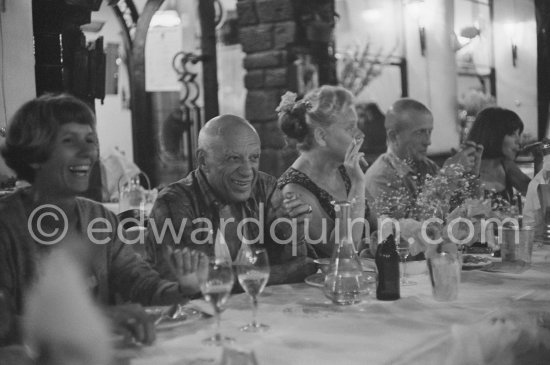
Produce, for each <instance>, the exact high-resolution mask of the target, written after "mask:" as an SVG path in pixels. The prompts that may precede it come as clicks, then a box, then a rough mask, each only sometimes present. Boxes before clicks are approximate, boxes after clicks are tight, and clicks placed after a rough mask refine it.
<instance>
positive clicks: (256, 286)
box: [236, 247, 269, 332]
mask: <svg viewBox="0 0 550 365" xmlns="http://www.w3.org/2000/svg"><path fill="white" fill-rule="evenodd" d="M236 264H237V278H238V279H239V283H240V284H241V286H242V287H243V289H244V290H245V292H246V293H247V294H248V295H249V296H250V298H252V305H253V308H252V322H251V323H249V324H247V325H245V326H243V327H241V328H240V330H241V331H244V332H261V331H265V330H267V329H269V326H268V325H265V324H262V323H258V322H257V321H256V315H257V312H258V295H259V294H260V293H261V292H262V291H263V290H264V288H265V285H266V284H267V280H268V279H269V259H268V257H267V251H266V250H265V249H263V248H254V247H248V249H246V250H243V251H241V252H240V253H239V256H238V257H237V262H236Z"/></svg>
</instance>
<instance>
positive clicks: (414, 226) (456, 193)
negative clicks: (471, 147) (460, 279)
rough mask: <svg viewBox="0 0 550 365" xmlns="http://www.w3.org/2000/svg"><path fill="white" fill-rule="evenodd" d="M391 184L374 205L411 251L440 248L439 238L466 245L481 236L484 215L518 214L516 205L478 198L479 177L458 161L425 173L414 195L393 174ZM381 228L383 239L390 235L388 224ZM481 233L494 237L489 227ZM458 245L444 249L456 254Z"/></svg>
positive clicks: (478, 239) (504, 215)
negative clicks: (393, 222) (394, 223)
mask: <svg viewBox="0 0 550 365" xmlns="http://www.w3.org/2000/svg"><path fill="white" fill-rule="evenodd" d="M391 184H393V188H392V189H390V190H389V191H388V192H387V193H383V194H380V196H378V197H377V199H375V202H374V205H373V208H374V209H375V210H376V211H377V212H378V213H379V214H381V215H383V216H388V217H391V218H393V219H396V220H397V222H398V227H399V232H396V233H397V234H398V235H399V236H400V238H401V240H406V241H408V242H409V243H410V244H411V245H410V250H411V254H412V255H416V254H418V253H420V252H423V251H426V250H428V249H429V248H430V247H432V248H436V247H437V248H438V249H441V247H442V245H440V243H442V242H444V243H445V244H446V243H449V242H451V243H456V244H466V245H470V244H472V243H474V242H478V241H480V239H481V238H482V232H481V230H482V227H483V225H482V220H483V219H487V218H497V219H499V218H500V219H503V218H505V217H513V216H517V209H516V207H515V206H513V205H511V204H509V203H508V202H507V201H505V200H503V199H500V200H499V199H494V198H493V197H491V196H486V197H485V196H484V197H480V193H479V192H480V190H481V189H480V186H479V182H478V180H477V178H474V177H473V176H471V175H470V174H466V173H465V171H464V168H463V167H462V166H461V165H456V164H453V165H448V166H445V167H444V168H442V169H441V170H440V171H439V173H438V174H437V175H435V176H432V175H427V176H426V178H425V180H424V182H423V185H422V189H421V191H420V192H419V193H418V196H417V197H416V198H413V197H412V196H411V194H410V191H409V190H408V188H407V187H406V186H405V185H404V183H403V179H397V178H396V179H394V180H393V182H392V183H391ZM426 222H429V224H426ZM381 228H382V232H381V237H382V238H383V237H386V235H387V234H389V233H391V232H388V231H387V229H388V227H381ZM391 228H393V227H391ZM472 229H473V231H472ZM489 231H491V232H489ZM485 233H486V236H484V237H489V239H492V229H489V226H486V232H485ZM484 237H483V238H484ZM456 244H454V245H450V246H446V248H445V250H447V251H449V250H450V251H455V252H456V247H457V245H456Z"/></svg>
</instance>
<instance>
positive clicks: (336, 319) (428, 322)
mask: <svg viewBox="0 0 550 365" xmlns="http://www.w3.org/2000/svg"><path fill="white" fill-rule="evenodd" d="M493 260H494V261H496V262H495V263H494V264H495V265H498V264H499V262H498V261H500V259H493ZM497 268H498V267H497ZM411 279H412V280H414V281H415V282H416V285H411V286H402V287H401V298H400V299H398V300H395V301H380V300H377V299H376V293H375V290H376V288H375V285H373V286H372V291H371V292H370V293H368V294H365V295H364V296H363V298H362V301H361V302H360V303H358V304H354V305H347V306H346V305H336V304H333V303H332V302H331V301H330V300H329V299H327V298H326V297H325V296H324V294H323V290H322V288H320V287H315V286H312V285H308V284H306V283H295V284H287V285H274V286H268V287H267V288H266V289H265V290H264V291H263V293H262V294H261V295H260V297H259V303H260V304H259V312H258V320H259V321H260V322H262V323H265V324H267V325H269V326H270V328H269V330H267V331H265V332H258V333H245V332H241V331H239V327H241V326H242V325H244V324H246V323H248V322H250V320H251V316H252V307H251V301H250V298H249V297H248V296H247V295H246V294H244V293H242V294H237V295H233V296H232V297H231V298H230V299H229V300H228V302H227V303H226V309H225V310H224V312H223V313H222V322H221V323H222V325H221V331H222V333H223V334H224V335H227V336H230V337H233V338H234V339H235V341H234V342H233V343H231V344H228V345H226V346H225V347H213V346H208V345H205V344H203V343H202V340H203V339H204V338H206V337H209V336H210V335H212V334H213V332H214V330H215V320H214V318H212V317H211V316H201V317H200V318H198V319H194V320H189V321H187V322H186V321H183V322H182V323H181V325H178V326H173V327H171V328H167V329H164V330H159V331H158V332H157V339H156V342H155V343H154V344H153V345H152V346H137V347H132V348H122V349H117V350H116V359H115V363H117V364H131V365H145V364H147V365H149V364H155V365H172V364H174V365H175V364H181V365H185V364H193V365H197V364H236V363H239V364H248V363H250V364H259V365H272V364H273V365H274V364H327V365H328V364H330V365H334V364H550V246H543V247H539V248H536V249H535V251H534V252H533V258H532V263H531V264H530V265H521V266H517V265H516V266H514V267H508V268H507V267H506V265H505V266H503V267H501V268H500V269H497V270H487V271H485V270H469V271H462V274H461V283H460V285H459V293H458V298H457V299H456V300H453V301H448V302H440V301H436V300H435V299H434V297H433V294H432V286H431V283H430V278H429V275H428V274H427V273H426V272H424V273H423V274H420V275H414V276H411ZM188 306H190V307H193V308H199V309H200V310H201V311H204V312H208V310H209V305H208V303H206V302H204V301H203V300H195V301H192V302H191V303H189V304H188ZM228 354H229V356H228ZM232 354H233V355H235V354H237V355H235V356H236V357H235V356H233V357H232V356H231V355H232ZM239 354H241V355H242V354H244V355H243V357H239ZM232 358H234V359H235V361H232V360H231V359H232ZM239 358H240V359H241V360H236V359H239ZM242 359H248V360H246V361H245V362H243V360H242Z"/></svg>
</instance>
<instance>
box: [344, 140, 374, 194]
mask: <svg viewBox="0 0 550 365" xmlns="http://www.w3.org/2000/svg"><path fill="white" fill-rule="evenodd" d="M362 144H363V138H359V139H356V138H353V141H352V142H351V144H350V145H349V147H348V149H347V151H346V157H345V158H344V167H345V168H346V172H347V173H348V175H349V177H350V179H351V182H352V184H353V186H357V187H363V188H364V186H365V171H364V170H366V168H367V167H368V165H369V164H368V163H367V161H366V160H365V154H364V153H363V152H359V149H360V148H361V145H362Z"/></svg>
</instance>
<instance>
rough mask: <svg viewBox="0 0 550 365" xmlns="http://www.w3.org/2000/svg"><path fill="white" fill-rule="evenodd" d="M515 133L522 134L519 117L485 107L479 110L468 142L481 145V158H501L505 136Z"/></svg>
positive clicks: (497, 108)
mask: <svg viewBox="0 0 550 365" xmlns="http://www.w3.org/2000/svg"><path fill="white" fill-rule="evenodd" d="M516 131H519V133H520V134H521V133H522V132H523V122H522V121H521V118H520V117H519V115H517V114H516V113H515V112H514V111H512V110H509V109H504V108H500V107H493V106H491V107H487V108H485V109H483V110H481V111H480V112H479V113H478V114H477V116H476V120H475V122H474V124H473V125H472V129H470V133H469V134H468V140H470V141H474V142H476V143H480V144H482V145H483V148H484V149H483V156H482V158H501V157H504V155H503V154H502V142H503V141H504V137H505V136H510V135H512V134H514V133H515V132H516Z"/></svg>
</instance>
